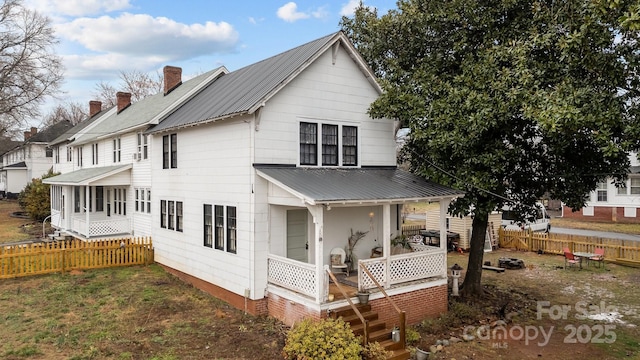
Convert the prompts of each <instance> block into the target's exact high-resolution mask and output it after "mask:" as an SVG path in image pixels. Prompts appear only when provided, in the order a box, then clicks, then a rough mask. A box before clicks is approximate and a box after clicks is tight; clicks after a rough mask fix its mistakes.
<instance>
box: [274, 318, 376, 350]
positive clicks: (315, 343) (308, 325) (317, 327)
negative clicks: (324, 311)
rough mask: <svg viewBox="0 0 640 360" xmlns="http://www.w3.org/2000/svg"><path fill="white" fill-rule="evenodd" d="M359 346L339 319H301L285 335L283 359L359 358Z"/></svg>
mask: <svg viewBox="0 0 640 360" xmlns="http://www.w3.org/2000/svg"><path fill="white" fill-rule="evenodd" d="M362 350H363V349H362V346H361V345H360V341H359V339H358V338H357V337H356V336H355V335H354V334H353V332H352V331H351V328H350V327H349V325H348V324H346V323H345V322H344V321H342V319H325V320H313V319H304V320H303V321H301V322H300V323H299V324H297V325H296V326H295V327H294V328H292V329H291V330H290V331H289V333H288V334H287V339H286V343H285V345H284V348H283V349H282V355H283V356H284V358H285V359H287V360H311V359H360V353H361V352H362Z"/></svg>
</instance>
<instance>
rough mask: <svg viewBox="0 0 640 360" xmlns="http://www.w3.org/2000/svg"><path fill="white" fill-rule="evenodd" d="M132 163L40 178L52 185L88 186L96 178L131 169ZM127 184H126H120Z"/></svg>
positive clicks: (103, 177)
mask: <svg viewBox="0 0 640 360" xmlns="http://www.w3.org/2000/svg"><path fill="white" fill-rule="evenodd" d="M132 166H133V165H132V164H126V165H116V166H103V167H94V168H87V169H80V170H76V171H72V172H69V173H66V174H62V175H58V176H54V177H50V178H47V179H44V180H42V182H43V183H45V184H53V185H72V186H88V185H91V183H93V182H96V181H98V180H102V179H105V178H107V177H109V176H113V175H116V174H119V173H121V172H123V171H126V170H129V169H131V167H132ZM121 185H128V184H121Z"/></svg>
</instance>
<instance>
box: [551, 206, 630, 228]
mask: <svg viewBox="0 0 640 360" xmlns="http://www.w3.org/2000/svg"><path fill="white" fill-rule="evenodd" d="M562 217H564V218H567V219H579V220H585V221H598V222H617V223H634V224H637V223H640V217H638V209H636V216H635V217H625V216H624V207H604V206H595V207H594V208H593V216H590V215H587V216H585V215H583V211H582V210H578V211H576V212H573V211H571V208H570V207H567V206H565V207H564V209H563V213H562Z"/></svg>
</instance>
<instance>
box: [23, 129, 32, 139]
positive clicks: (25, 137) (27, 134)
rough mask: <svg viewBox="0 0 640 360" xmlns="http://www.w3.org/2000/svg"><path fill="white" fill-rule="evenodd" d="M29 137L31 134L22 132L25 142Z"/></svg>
mask: <svg viewBox="0 0 640 360" xmlns="http://www.w3.org/2000/svg"><path fill="white" fill-rule="evenodd" d="M30 137H31V133H30V132H29V131H25V132H24V141H27V139H29V138H30Z"/></svg>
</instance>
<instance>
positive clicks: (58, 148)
mask: <svg viewBox="0 0 640 360" xmlns="http://www.w3.org/2000/svg"><path fill="white" fill-rule="evenodd" d="M55 162H56V164H60V146H56V148H55Z"/></svg>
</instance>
